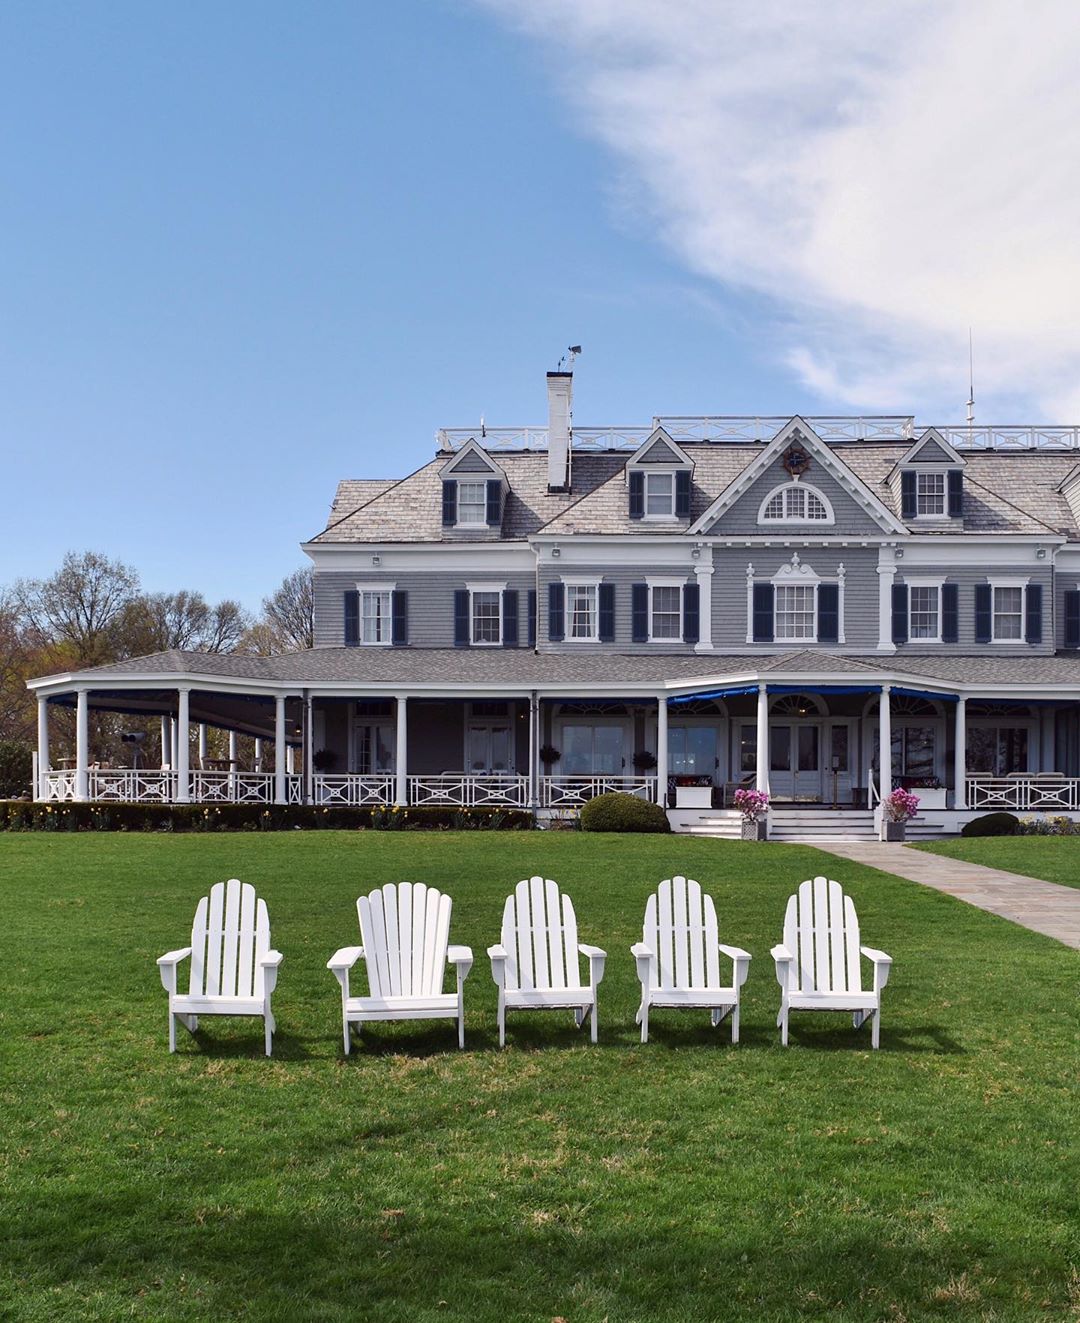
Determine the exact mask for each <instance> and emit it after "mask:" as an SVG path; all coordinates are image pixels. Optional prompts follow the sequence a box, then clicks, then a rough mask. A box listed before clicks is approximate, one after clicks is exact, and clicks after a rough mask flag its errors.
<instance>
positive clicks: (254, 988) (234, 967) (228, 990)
mask: <svg viewBox="0 0 1080 1323" xmlns="http://www.w3.org/2000/svg"><path fill="white" fill-rule="evenodd" d="M188 957H190V958H191V978H190V981H189V983H188V991H187V993H182V992H179V991H177V986H176V983H177V966H178V965H179V964H180V962H181V961H182V960H186V959H188ZM157 964H158V969H159V971H160V973H161V985H162V987H163V988H164V989H165V991H166V992H167V993H168V994H169V1051H170V1052H175V1051H176V1022H177V1020H179V1021H180V1023H181V1024H182V1025H184V1026H185V1028H187V1029H188V1030H190V1032H191V1033H194V1032H195V1030H196V1029H197V1028H198V1027H199V1016H200V1015H260V1016H262V1020H263V1028H264V1033H265V1039H266V1055H267V1056H269V1055H270V1053H271V1050H272V1048H273V1035H274V1030H275V1029H276V1028H277V1025H276V1022H275V1020H274V1017H273V1014H272V1013H271V1010H270V996H271V994H272V993H273V991H274V988H275V987H276V985H277V976H278V966H279V965H280V964H281V952H280V951H274V950H272V949H271V947H270V919H269V918H268V916H267V913H266V901H264V900H259V899H258V898H257V897H256V895H255V888H254V887H253V886H252V885H251V884H250V883H249V882H238V881H237V880H236V878H232V879H231V880H230V881H228V882H215V883H214V885H213V886H212V887H211V888H210V894H209V896H203V898H202V900H200V901H199V904H198V908H197V909H196V910H195V922H194V924H193V925H192V928H191V945H190V946H185V947H182V948H181V949H180V950H179V951H169V952H168V953H167V954H166V955H163V956H162V957H161V959H160V960H159V961H158V962H157Z"/></svg>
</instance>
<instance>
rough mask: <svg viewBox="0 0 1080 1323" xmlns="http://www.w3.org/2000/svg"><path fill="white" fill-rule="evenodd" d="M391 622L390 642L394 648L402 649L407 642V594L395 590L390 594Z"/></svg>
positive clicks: (400, 590) (397, 589)
mask: <svg viewBox="0 0 1080 1323" xmlns="http://www.w3.org/2000/svg"><path fill="white" fill-rule="evenodd" d="M390 615H391V621H392V634H391V641H392V642H393V645H394V647H395V648H403V647H404V646H405V644H406V643H408V641H409V594H408V593H407V592H405V591H404V590H403V589H400V588H396V589H395V590H394V591H393V592H392V593H391V594H390Z"/></svg>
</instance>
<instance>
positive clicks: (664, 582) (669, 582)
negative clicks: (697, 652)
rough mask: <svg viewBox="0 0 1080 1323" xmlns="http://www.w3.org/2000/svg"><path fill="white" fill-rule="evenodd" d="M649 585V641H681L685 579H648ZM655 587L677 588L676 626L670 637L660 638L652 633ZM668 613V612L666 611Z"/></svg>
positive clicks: (669, 642)
mask: <svg viewBox="0 0 1080 1323" xmlns="http://www.w3.org/2000/svg"><path fill="white" fill-rule="evenodd" d="M646 582H647V583H648V585H649V642H650V643H668V644H671V643H681V642H682V637H683V628H682V622H683V600H684V599H683V593H684V590H685V588H686V580H685V579H648V580H646ZM657 588H677V589H678V590H679V607H678V626H677V633H676V634H675V635H674V636H673V637H671V638H661V637H660V636H658V635H656V634H654V633H653V609H654V608H653V593H654V591H655V590H656V589H657ZM667 614H670V613H667Z"/></svg>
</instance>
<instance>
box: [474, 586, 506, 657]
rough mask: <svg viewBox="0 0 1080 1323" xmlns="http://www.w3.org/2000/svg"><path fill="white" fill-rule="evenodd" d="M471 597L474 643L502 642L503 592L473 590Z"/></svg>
mask: <svg viewBox="0 0 1080 1323" xmlns="http://www.w3.org/2000/svg"><path fill="white" fill-rule="evenodd" d="M471 597H472V641H473V643H474V644H485V643H495V644H498V643H501V642H502V593H500V592H473V593H472V594H471Z"/></svg>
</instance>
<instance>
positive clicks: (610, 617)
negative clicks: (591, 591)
mask: <svg viewBox="0 0 1080 1323" xmlns="http://www.w3.org/2000/svg"><path fill="white" fill-rule="evenodd" d="M597 599H598V602H599V623H600V629H599V635H600V642H601V643H614V642H615V585H614V584H613V583H602V584H601V585H600V588H599V591H598V592H597Z"/></svg>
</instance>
